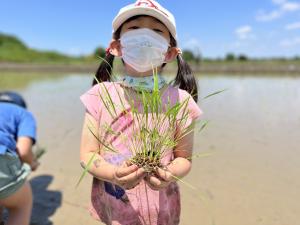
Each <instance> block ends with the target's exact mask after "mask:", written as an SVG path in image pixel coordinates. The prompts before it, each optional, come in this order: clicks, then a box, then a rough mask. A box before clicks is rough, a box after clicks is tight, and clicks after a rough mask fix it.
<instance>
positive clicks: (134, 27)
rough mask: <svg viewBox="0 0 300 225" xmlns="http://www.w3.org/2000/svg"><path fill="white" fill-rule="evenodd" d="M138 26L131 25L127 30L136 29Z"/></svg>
mask: <svg viewBox="0 0 300 225" xmlns="http://www.w3.org/2000/svg"><path fill="white" fill-rule="evenodd" d="M139 28H140V27H138V26H132V27H129V28H128V29H129V30H136V29H139Z"/></svg>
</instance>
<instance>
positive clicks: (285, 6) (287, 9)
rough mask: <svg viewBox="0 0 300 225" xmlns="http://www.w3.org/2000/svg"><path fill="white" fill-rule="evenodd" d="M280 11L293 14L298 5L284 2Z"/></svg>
mask: <svg viewBox="0 0 300 225" xmlns="http://www.w3.org/2000/svg"><path fill="white" fill-rule="evenodd" d="M281 9H282V10H283V11H284V12H294V11H298V10H299V9H300V3H298V2H285V3H283V4H282V5H281Z"/></svg>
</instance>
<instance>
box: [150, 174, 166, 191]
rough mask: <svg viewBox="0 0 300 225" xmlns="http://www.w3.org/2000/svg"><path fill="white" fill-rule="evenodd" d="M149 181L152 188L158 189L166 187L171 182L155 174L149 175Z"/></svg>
mask: <svg viewBox="0 0 300 225" xmlns="http://www.w3.org/2000/svg"><path fill="white" fill-rule="evenodd" d="M147 183H148V185H149V187H150V188H151V189H152V190H156V191H158V190H160V189H162V188H165V187H167V186H168V185H169V184H170V183H169V182H166V181H163V180H161V179H159V178H157V177H155V176H148V177H147Z"/></svg>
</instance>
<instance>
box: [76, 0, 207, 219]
mask: <svg viewBox="0 0 300 225" xmlns="http://www.w3.org/2000/svg"><path fill="white" fill-rule="evenodd" d="M115 57H121V58H122V61H123V64H124V69H125V75H124V80H123V81H120V82H113V80H112V77H111V72H112V67H113V61H114V58H115ZM174 59H177V64H178V73H177V76H176V78H175V80H174V82H173V83H172V84H167V82H166V81H165V79H164V78H163V76H161V73H162V70H163V67H164V66H165V65H166V64H167V63H169V62H172V61H173V60H174ZM153 68H157V71H158V74H159V75H158V80H159V82H158V84H159V89H160V92H161V96H162V97H161V98H162V104H167V103H168V101H169V100H170V101H171V102H172V104H173V105H174V104H176V102H183V101H185V100H186V99H187V98H189V100H188V105H187V107H188V112H189V115H188V122H187V125H189V124H191V123H192V122H193V121H195V120H196V119H198V118H199V117H200V115H201V113H202V112H201V110H200V108H199V107H198V105H197V103H196V102H197V85H196V80H195V78H194V76H193V75H192V71H191V69H190V67H189V66H188V65H187V64H186V63H185V61H184V60H183V58H182V56H181V50H180V49H179V48H178V47H177V34H176V25H175V19H174V17H173V15H172V14H171V13H170V12H169V11H168V10H166V9H165V8H163V7H162V6H161V5H160V4H159V3H157V2H156V1H151V0H138V1H137V2H136V3H134V4H131V5H128V6H126V7H124V8H122V9H121V10H120V12H119V14H118V15H117V16H116V18H115V19H114V21H113V39H112V41H111V43H110V45H109V48H108V50H107V56H106V58H105V60H103V62H102V64H101V65H100V67H99V69H98V71H97V74H96V78H97V80H99V81H101V82H102V83H101V85H104V86H105V87H106V89H107V90H108V92H109V94H110V96H111V98H112V102H114V103H115V105H116V108H117V106H118V105H119V104H120V100H119V98H122V99H123V100H124V102H130V101H132V100H133V101H137V99H138V95H139V94H140V90H141V89H142V90H144V91H150V92H151V91H152V90H153V86H154V81H153ZM94 84H95V85H94V86H93V88H92V89H90V90H89V91H88V92H86V93H85V94H84V95H82V96H81V100H82V102H83V104H84V105H85V108H86V115H85V121H84V126H83V131H82V139H81V150H80V158H81V165H82V166H83V167H86V165H87V164H88V162H89V160H90V159H91V158H92V156H93V155H94V153H95V152H98V149H99V147H100V146H101V145H100V143H99V142H98V141H97V139H96V138H95V137H94V136H93V135H92V134H91V131H90V129H88V127H95V128H96V129H97V130H98V132H99V133H100V134H101V133H103V132H105V131H104V130H102V127H103V126H101V125H103V124H104V122H105V123H107V124H110V125H111V127H112V128H113V129H115V132H116V133H118V132H122V133H123V134H124V135H125V136H126V137H128V139H129V140H130V138H131V137H133V136H134V132H132V131H133V129H130V128H131V127H132V126H134V125H133V123H136V121H132V120H130V119H128V117H127V116H126V115H127V114H126V113H124V112H122V111H121V110H119V111H118V109H116V110H117V114H118V116H117V120H113V119H112V118H111V116H110V115H109V113H108V112H107V109H106V108H105V107H104V106H103V104H102V102H101V100H100V98H99V94H100V95H104V94H105V93H103V88H100V87H99V84H97V82H96V81H94ZM125 92H126V93H127V94H125ZM191 96H193V97H191ZM136 103H137V104H138V102H136ZM128 106H129V107H130V104H128ZM176 132H180V131H178V130H176V131H174V135H176ZM119 139H120V137H118V136H116V137H115V138H113V139H112V142H113V143H112V144H113V145H114V146H117V147H118V150H119V152H120V155H119V156H118V157H116V156H112V157H110V156H109V155H110V154H109V153H107V151H104V150H102V151H101V147H100V153H99V152H98V153H99V154H96V156H95V157H94V158H93V162H92V163H91V165H90V166H89V168H88V169H89V172H90V174H92V175H93V176H94V179H93V186H92V196H91V201H92V205H91V208H90V212H91V215H92V216H93V217H94V218H95V219H97V220H100V221H102V222H104V223H105V224H113V225H118V224H122V225H125V224H127V225H140V224H143V225H153V224H160V225H176V224H179V221H180V193H179V187H178V184H177V183H176V178H174V177H177V178H183V177H184V176H186V175H187V174H188V173H189V171H190V169H191V160H190V157H191V155H192V148H193V133H190V134H188V135H186V136H184V137H183V138H182V139H181V140H180V141H179V142H178V144H177V146H176V147H175V148H174V149H173V151H172V152H171V154H170V155H168V156H166V157H165V158H164V159H163V160H164V162H163V164H164V165H165V166H166V169H157V170H156V174H148V173H147V172H146V171H145V170H144V169H143V168H138V166H136V165H132V164H129V163H127V162H126V160H128V159H129V158H130V157H131V156H132V155H131V154H132V153H131V152H130V151H129V150H128V148H127V147H126V145H124V144H122V140H119ZM128 144H130V143H127V145H128ZM124 156H127V158H126V157H124Z"/></svg>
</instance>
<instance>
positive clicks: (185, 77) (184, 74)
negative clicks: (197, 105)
mask: <svg viewBox="0 0 300 225" xmlns="http://www.w3.org/2000/svg"><path fill="white" fill-rule="evenodd" d="M177 64H178V72H177V76H176V78H175V80H174V85H175V86H178V87H179V88H180V89H183V90H186V91H187V92H188V93H190V94H191V95H192V97H193V99H194V100H195V102H197V101H198V87H197V82H196V79H195V77H194V75H193V72H192V69H191V67H190V66H189V65H188V64H187V63H186V62H185V61H184V59H183V58H182V56H181V54H179V55H178V56H177Z"/></svg>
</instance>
